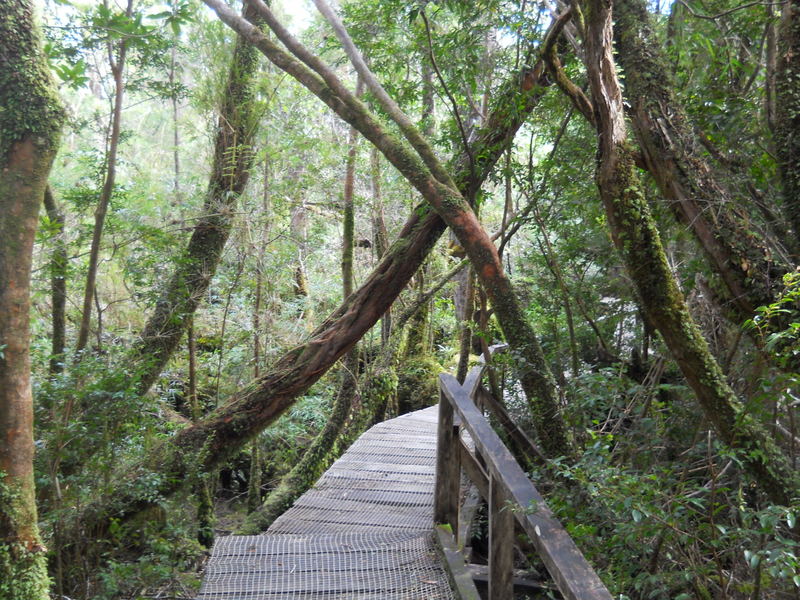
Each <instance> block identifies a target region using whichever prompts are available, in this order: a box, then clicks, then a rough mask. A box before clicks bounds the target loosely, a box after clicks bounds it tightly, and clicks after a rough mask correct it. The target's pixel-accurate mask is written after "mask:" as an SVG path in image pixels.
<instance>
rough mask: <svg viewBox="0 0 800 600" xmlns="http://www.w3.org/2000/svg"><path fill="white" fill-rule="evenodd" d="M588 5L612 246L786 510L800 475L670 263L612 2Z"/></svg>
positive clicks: (720, 426) (723, 427)
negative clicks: (647, 186)
mask: <svg viewBox="0 0 800 600" xmlns="http://www.w3.org/2000/svg"><path fill="white" fill-rule="evenodd" d="M621 1H627V0H621ZM589 6H590V9H591V10H590V12H589V15H588V19H587V24H588V27H587V37H586V68H587V72H588V75H589V82H590V87H591V90H592V96H593V97H594V105H595V116H596V122H597V132H598V139H599V153H598V166H597V175H596V176H597V185H598V188H599V190H600V195H601V198H602V200H603V205H604V207H605V211H606V215H607V218H608V223H609V227H610V229H611V234H612V237H613V239H614V244H615V246H616V247H617V250H618V251H619V252H620V254H621V255H622V258H623V260H624V262H625V265H626V268H627V271H628V273H629V275H630V277H631V279H632V281H633V282H634V284H635V286H636V290H637V292H638V295H639V298H640V300H641V305H642V308H643V310H644V311H645V313H646V315H647V317H648V318H649V319H650V320H651V321H652V323H653V324H654V325H655V327H656V328H657V329H658V331H659V333H661V335H662V337H663V338H664V341H665V343H666V345H667V347H668V348H669V350H670V352H671V353H672V355H673V357H674V358H675V360H676V362H677V363H678V366H679V367H680V369H681V371H682V373H683V375H684V377H686V380H687V382H688V383H689V385H690V386H691V388H692V390H693V391H694V393H695V395H696V397H697V399H698V402H699V404H700V407H701V409H702V410H703V412H704V414H705V416H706V418H708V420H709V421H710V422H711V423H712V424H713V426H714V428H715V430H716V431H717V434H718V435H719V437H720V439H721V440H722V441H723V442H724V443H725V444H727V445H728V446H730V447H733V448H737V449H739V450H740V451H741V452H740V457H741V460H742V461H743V462H744V464H745V466H746V468H747V469H748V471H749V472H750V473H751V474H752V476H753V478H754V479H755V480H756V481H757V482H758V483H759V485H760V486H761V488H762V489H763V490H764V491H765V492H766V493H767V494H768V495H769V497H770V498H771V499H772V500H773V501H774V502H778V503H782V504H786V503H788V502H789V501H791V500H792V498H796V497H797V495H798V493H799V492H800V487H798V480H797V475H796V474H795V473H793V472H792V470H791V468H790V466H789V465H788V463H787V461H786V458H785V457H784V456H783V455H782V453H781V452H780V450H779V449H778V448H777V447H776V446H775V444H774V442H773V441H772V439H771V438H770V436H769V435H768V433H767V431H766V430H765V429H764V428H763V427H762V426H761V425H760V424H759V423H758V422H756V421H755V420H754V419H753V418H752V416H750V415H748V414H747V413H746V412H745V410H744V409H743V407H742V405H741V404H740V403H739V401H738V399H737V398H736V396H735V395H734V393H733V391H732V390H731V389H730V387H729V386H728V384H727V382H726V380H725V376H724V375H723V373H722V370H721V369H720V368H719V366H718V365H717V363H716V361H715V360H714V358H713V356H712V355H711V352H710V351H709V349H708V345H707V344H706V342H705V340H704V339H703V337H702V335H701V333H700V330H699V328H698V327H697V325H696V324H695V323H694V321H693V320H692V318H691V316H690V315H689V311H688V308H687V306H686V302H685V301H684V299H683V296H682V294H681V292H680V290H679V288H678V285H677V282H676V281H675V278H674V277H673V275H672V271H671V270H670V268H669V265H668V263H667V259H666V255H665V254H664V250H663V248H662V245H661V239H660V237H659V234H658V231H657V229H656V226H655V222H654V220H653V217H652V215H651V213H650V208H649V206H648V204H647V202H646V199H645V196H644V193H643V188H642V184H641V181H640V179H639V175H638V171H637V167H636V164H635V160H634V155H633V152H632V151H631V147H630V146H629V142H628V139H627V131H626V126H625V115H624V112H623V110H624V109H623V102H622V94H621V91H620V87H619V82H618V80H617V75H616V70H615V65H614V58H613V54H612V20H611V15H612V12H611V8H612V2H611V0H591V1H590V2H589Z"/></svg>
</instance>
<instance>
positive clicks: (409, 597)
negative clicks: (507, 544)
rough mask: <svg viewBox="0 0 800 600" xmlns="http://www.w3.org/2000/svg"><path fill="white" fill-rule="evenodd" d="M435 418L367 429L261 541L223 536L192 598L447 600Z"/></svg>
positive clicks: (429, 414) (433, 412) (422, 416)
mask: <svg viewBox="0 0 800 600" xmlns="http://www.w3.org/2000/svg"><path fill="white" fill-rule="evenodd" d="M437 411H438V409H437V407H432V408H426V409H424V410H420V411H417V412H413V413H409V414H407V415H403V416H402V417H398V418H396V419H391V420H389V421H385V422H383V423H380V424H378V425H375V426H374V427H372V428H371V429H370V430H369V431H367V432H366V433H364V434H363V435H362V436H361V437H360V438H359V439H358V440H357V441H356V442H355V443H354V444H353V445H352V446H351V447H350V449H349V450H348V451H347V452H346V453H345V454H344V455H342V457H341V458H340V459H339V460H337V461H336V462H335V463H334V464H333V465H332V466H331V468H330V469H329V470H328V471H327V472H326V473H325V474H324V475H323V476H322V477H321V478H320V479H319V481H318V482H317V483H316V485H315V486H314V487H313V488H311V489H310V490H309V491H307V492H306V493H305V494H303V495H302V496H301V497H300V498H299V499H298V500H297V502H295V504H294V506H293V507H292V508H291V509H289V510H288V511H287V512H285V513H284V514H283V515H282V516H281V517H280V518H278V519H277V520H276V521H275V522H274V523H273V524H272V526H271V527H270V528H269V530H268V531H267V532H266V533H265V534H263V535H257V536H228V537H223V538H220V539H219V540H218V541H217V543H216V544H215V545H214V550H213V553H212V556H211V559H210V561H209V563H208V566H207V568H206V574H205V579H204V580H203V586H202V588H201V590H200V594H199V595H198V597H197V600H238V599H241V600H273V599H276V600H277V599H281V600H290V599H297V600H300V599H309V598H324V599H326V600H345V599H346V600H357V599H358V600H361V599H364V600H366V599H368V598H369V599H373V600H395V599H397V600H400V599H402V600H434V599H435V600H439V599H451V598H453V595H452V592H451V591H450V586H449V584H448V582H447V576H446V574H445V572H444V570H443V568H442V567H441V565H440V564H439V562H438V556H437V553H436V551H435V550H434V547H433V541H432V527H433V488H434V484H435V477H436V473H435V468H436V420H437V414H438V412H437Z"/></svg>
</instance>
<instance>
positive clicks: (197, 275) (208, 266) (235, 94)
mask: <svg viewBox="0 0 800 600" xmlns="http://www.w3.org/2000/svg"><path fill="white" fill-rule="evenodd" d="M245 15H246V16H253V15H252V14H251V13H250V12H249V9H247V8H246V9H245ZM257 68H258V53H257V52H256V50H255V49H254V48H253V47H252V45H250V44H249V43H247V42H246V41H244V40H243V39H242V38H241V37H239V38H237V40H236V47H235V49H234V51H233V58H232V59H231V64H230V67H229V69H228V79H227V83H226V84H225V89H224V93H223V97H222V105H221V107H220V116H219V121H218V123H217V135H216V140H215V142H214V161H213V164H212V168H211V177H210V179H209V183H208V191H207V192H206V199H205V203H204V205H203V213H204V215H203V216H202V217H201V218H200V220H199V221H198V222H197V224H196V225H195V227H194V231H193V232H192V237H191V239H190V240H189V245H188V246H187V247H186V249H185V250H184V252H183V254H182V256H181V258H180V259H179V260H178V262H177V263H176V267H175V271H174V273H173V274H172V277H171V278H170V280H169V282H168V283H167V285H166V287H165V288H164V290H163V292H162V293H161V296H160V297H159V299H158V301H157V302H156V306H155V310H154V311H153V314H152V315H151V316H150V318H149V320H148V321H147V324H146V325H145V327H144V330H143V332H142V336H141V339H140V340H139V342H138V343H137V345H136V347H135V348H134V353H133V354H134V356H133V360H136V362H137V363H139V364H141V365H142V367H143V368H144V370H143V371H142V372H141V373H140V374H139V380H138V384H137V391H138V392H139V393H140V394H143V393H145V392H146V391H147V390H149V389H150V387H151V386H152V385H153V383H155V381H156V379H157V378H158V376H159V375H160V374H161V371H162V370H163V368H164V366H165V365H166V364H167V361H168V360H169V358H170V357H171V356H172V354H173V353H174V352H175V350H176V349H177V347H178V344H179V343H180V340H181V337H182V336H183V333H184V332H185V331H186V328H187V325H188V323H189V320H190V319H191V316H192V315H193V314H194V312H195V310H196V309H197V306H198V304H199V303H200V301H201V300H202V298H203V296H204V294H205V293H206V291H207V290H208V286H209V285H210V283H211V278H212V277H213V276H214V273H215V272H216V269H217V265H218V264H219V261H220V258H221V256H222V251H223V249H224V248H225V243H226V242H227V241H228V236H229V235H230V232H231V227H232V226H233V221H234V214H235V211H236V203H237V202H238V199H239V196H240V195H241V193H242V191H243V190H244V188H245V186H246V185H247V181H248V179H249V177H250V169H251V167H252V165H253V150H252V145H253V138H254V136H255V133H256V128H257V123H258V116H257V114H256V112H257V111H256V110H255V105H254V101H255V90H254V86H253V84H254V81H255V76H256V72H257Z"/></svg>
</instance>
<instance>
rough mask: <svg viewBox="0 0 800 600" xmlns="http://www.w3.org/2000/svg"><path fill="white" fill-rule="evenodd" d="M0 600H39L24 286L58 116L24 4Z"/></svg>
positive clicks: (6, 250)
mask: <svg viewBox="0 0 800 600" xmlns="http://www.w3.org/2000/svg"><path fill="white" fill-rule="evenodd" d="M0 106H2V110H0V440H2V443H0V598H3V599H4V600H46V599H47V598H49V594H48V588H49V580H48V577H47V563H46V559H45V552H46V550H45V548H44V547H43V546H42V544H41V541H40V539H39V531H38V527H37V516H36V502H35V494H34V478H33V454H34V444H33V397H32V394H31V384H30V356H29V348H28V346H29V342H30V321H29V312H30V277H31V261H32V252H33V242H34V237H35V235H36V226H37V224H38V215H39V209H40V207H41V203H42V198H43V197H44V193H45V187H46V186H47V176H48V173H49V172H50V167H51V165H52V162H53V158H54V156H55V152H56V149H57V144H58V138H59V131H60V126H61V123H62V121H63V119H64V114H63V112H62V109H61V105H60V103H59V101H58V99H57V97H56V94H55V86H54V84H53V82H52V80H51V78H50V74H49V72H48V67H47V60H46V58H45V56H44V53H43V52H42V47H41V39H40V34H39V31H38V28H37V27H36V26H35V25H34V22H33V3H32V2H30V1H28V0H8V1H6V2H3V3H2V4H0Z"/></svg>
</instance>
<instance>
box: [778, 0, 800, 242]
mask: <svg viewBox="0 0 800 600" xmlns="http://www.w3.org/2000/svg"><path fill="white" fill-rule="evenodd" d="M775 95H776V102H775V104H776V109H777V110H776V113H777V114H776V120H775V128H774V131H775V150H776V151H777V153H778V164H779V166H780V171H781V179H782V180H783V209H784V212H785V214H786V219H787V220H788V221H789V223H790V224H791V226H792V229H793V230H794V231H793V234H794V237H795V239H797V237H798V236H800V0H788V1H787V2H786V3H785V4H784V5H783V11H782V13H781V25H780V30H779V35H778V69H777V73H776V74H775Z"/></svg>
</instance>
